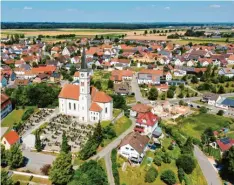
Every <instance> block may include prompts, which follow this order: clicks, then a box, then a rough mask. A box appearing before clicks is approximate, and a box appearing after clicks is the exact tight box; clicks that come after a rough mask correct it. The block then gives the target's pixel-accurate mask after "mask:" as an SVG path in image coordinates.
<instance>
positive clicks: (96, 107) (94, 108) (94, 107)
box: [89, 102, 102, 112]
mask: <svg viewBox="0 0 234 185" xmlns="http://www.w3.org/2000/svg"><path fill="white" fill-rule="evenodd" d="M89 110H90V111H94V112H101V111H102V108H101V107H100V106H99V105H98V104H97V103H95V102H93V103H92V104H91V106H90V108H89Z"/></svg>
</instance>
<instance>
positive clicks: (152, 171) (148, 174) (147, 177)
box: [145, 167, 158, 183]
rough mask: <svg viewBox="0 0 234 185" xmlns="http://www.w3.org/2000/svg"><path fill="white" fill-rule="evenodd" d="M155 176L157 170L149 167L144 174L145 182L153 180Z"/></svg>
mask: <svg viewBox="0 0 234 185" xmlns="http://www.w3.org/2000/svg"><path fill="white" fill-rule="evenodd" d="M157 176H158V171H157V170H156V169H155V168H154V167H151V168H150V169H149V170H148V171H147V172H146V174H145V182H149V183H151V182H154V181H155V179H156V178H157Z"/></svg>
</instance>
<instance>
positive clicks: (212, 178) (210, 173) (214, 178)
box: [194, 146, 222, 185]
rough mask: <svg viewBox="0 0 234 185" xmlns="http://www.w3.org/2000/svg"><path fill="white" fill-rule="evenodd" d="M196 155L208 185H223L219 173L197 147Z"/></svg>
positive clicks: (195, 149) (195, 148)
mask: <svg viewBox="0 0 234 185" xmlns="http://www.w3.org/2000/svg"><path fill="white" fill-rule="evenodd" d="M194 155H195V157H196V158H197V160H198V163H199V165H200V167H201V170H202V172H203V174H204V176H205V178H206V181H207V183H208V185H222V183H221V181H220V178H219V175H218V173H217V172H216V171H215V169H214V168H213V166H212V164H211V163H210V162H209V160H208V158H207V157H206V155H205V154H204V153H203V152H202V151H201V150H200V149H199V148H198V147H197V146H194Z"/></svg>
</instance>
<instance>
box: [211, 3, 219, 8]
mask: <svg viewBox="0 0 234 185" xmlns="http://www.w3.org/2000/svg"><path fill="white" fill-rule="evenodd" d="M220 7H221V6H220V5H218V4H213V5H210V8H220Z"/></svg>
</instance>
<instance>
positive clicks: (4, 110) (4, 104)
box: [1, 93, 12, 119]
mask: <svg viewBox="0 0 234 185" xmlns="http://www.w3.org/2000/svg"><path fill="white" fill-rule="evenodd" d="M11 111H12V103H11V100H10V98H9V97H8V96H7V95H6V94H4V93H1V119H3V118H4V117H6V116H7V115H8V114H9V113H10V112H11Z"/></svg>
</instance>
